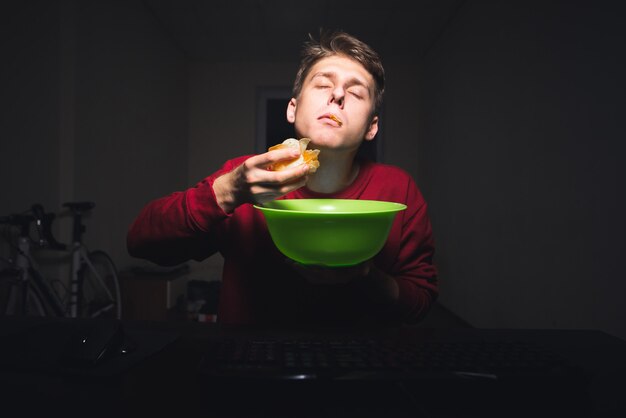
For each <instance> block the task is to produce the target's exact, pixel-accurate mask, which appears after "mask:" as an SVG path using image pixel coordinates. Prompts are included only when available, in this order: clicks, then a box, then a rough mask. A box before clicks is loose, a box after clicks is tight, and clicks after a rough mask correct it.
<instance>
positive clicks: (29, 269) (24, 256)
mask: <svg viewBox="0 0 626 418" xmlns="http://www.w3.org/2000/svg"><path fill="white" fill-rule="evenodd" d="M30 248H31V243H30V239H29V238H26V237H19V238H18V243H17V254H16V257H15V266H16V267H17V269H18V270H19V272H20V286H21V291H22V294H21V307H22V309H26V306H27V303H28V295H29V292H28V290H29V284H30V283H31V282H30V280H33V281H35V282H37V285H38V287H34V286H32V285H31V286H30V289H31V290H32V291H33V292H35V293H37V292H38V289H39V290H41V291H42V292H44V293H45V294H44V295H41V294H39V293H37V296H38V297H39V299H42V298H43V299H44V303H45V302H47V303H48V304H49V305H50V307H51V308H52V309H53V310H54V311H55V313H56V314H57V315H61V316H64V315H65V304H64V303H63V301H62V300H61V299H60V298H59V296H58V295H57V293H56V292H55V290H54V289H52V288H51V287H50V284H49V283H48V281H47V280H46V279H44V278H43V277H42V276H41V274H40V272H39V266H38V265H37V263H36V262H35V260H34V259H33V257H32V256H31V252H30ZM34 300H35V301H36V303H37V310H38V311H39V313H40V314H45V308H44V307H43V306H42V305H41V302H42V301H41V300H37V299H34Z"/></svg>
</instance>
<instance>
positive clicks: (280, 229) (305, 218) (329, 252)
mask: <svg viewBox="0 0 626 418" xmlns="http://www.w3.org/2000/svg"><path fill="white" fill-rule="evenodd" d="M254 207H255V208H257V209H258V210H260V211H261V212H262V213H263V215H264V216H265V220H266V222H267V227H268V229H269V232H270V235H271V237H272V240H273V241H274V244H275V245H276V247H277V248H278V249H279V250H280V252H282V253H283V254H284V255H285V256H287V257H289V258H291V259H292V260H294V261H297V262H299V263H302V264H314V265H322V266H333V267H339V266H351V265H355V264H359V263H361V262H363V261H366V260H369V259H370V258H372V257H374V256H375V255H376V254H377V253H378V252H379V251H380V250H381V249H382V248H383V246H384V245H385V242H386V241H387V236H388V235H389V231H390V230H391V225H392V223H393V220H394V218H395V216H396V214H397V213H398V212H399V211H402V210H405V209H406V205H403V204H401V203H394V202H384V201H378V200H354V199H283V200H273V201H270V202H267V203H264V204H262V205H254Z"/></svg>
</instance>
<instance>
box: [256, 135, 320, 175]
mask: <svg viewBox="0 0 626 418" xmlns="http://www.w3.org/2000/svg"><path fill="white" fill-rule="evenodd" d="M309 142H311V140H310V139H309V138H301V139H300V140H297V139H295V138H288V139H285V140H284V141H283V142H282V143H281V144H278V145H274V146H272V147H269V148H268V151H273V150H276V149H282V148H295V149H298V150H300V156H299V157H297V158H294V159H292V160H284V161H279V162H277V163H274V164H272V165H271V166H270V167H269V169H270V170H272V171H280V170H284V169H286V168H290V167H296V166H298V165H300V164H308V165H309V173H315V171H316V170H317V168H318V167H319V166H320V162H319V161H318V160H317V155H318V154H319V153H320V150H318V149H306V147H307V146H308V145H309Z"/></svg>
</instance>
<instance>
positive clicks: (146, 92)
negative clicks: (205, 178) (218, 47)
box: [0, 1, 188, 269]
mask: <svg viewBox="0 0 626 418" xmlns="http://www.w3.org/2000/svg"><path fill="white" fill-rule="evenodd" d="M5 12H6V13H3V17H2V28H3V33H4V34H5V36H3V39H2V53H3V65H2V66H1V67H2V71H3V74H2V77H0V86H1V88H2V94H1V95H0V97H1V99H0V100H2V104H3V109H6V110H3V112H1V117H2V121H1V123H0V135H1V136H2V142H1V144H2V145H1V147H2V148H1V153H0V155H2V164H1V165H0V170H1V176H0V181H1V182H2V183H1V187H2V199H1V200H0V213H2V214H6V213H13V212H21V211H23V210H26V209H28V208H29V207H30V205H31V204H32V203H34V202H41V203H42V204H43V205H44V207H45V208H46V209H47V210H49V211H60V210H62V208H61V204H62V203H63V202H66V201H69V200H93V201H94V202H96V208H95V211H94V212H93V214H92V215H91V216H90V217H89V218H87V219H86V224H87V234H86V236H85V239H86V242H87V244H88V246H89V247H90V248H94V249H95V248H101V249H103V250H105V251H107V252H109V253H110V254H111V256H112V257H113V259H114V260H115V262H116V263H117V265H118V267H119V268H120V269H124V268H128V266H129V265H131V264H134V263H136V262H137V261H136V260H131V259H130V257H129V256H128V255H127V254H126V243H125V238H126V230H127V228H128V225H129V224H130V222H131V221H132V219H133V218H134V216H136V214H137V213H138V211H139V209H140V208H141V207H142V206H143V205H144V204H145V203H146V201H148V200H149V199H153V198H155V197H157V196H160V195H163V194H165V193H168V192H169V191H171V190H173V189H176V188H180V187H183V185H184V184H185V180H186V174H187V130H188V118H187V115H188V109H187V106H188V100H187V99H188V98H187V90H188V72H187V63H186V58H185V56H184V54H183V53H182V52H181V51H180V49H179V48H178V47H177V46H176V45H175V44H174V42H173V41H172V39H171V38H170V37H169V36H168V34H167V33H166V32H165V31H164V30H163V29H162V28H161V27H160V26H159V24H158V23H157V22H156V20H155V19H154V18H153V17H152V16H151V15H149V14H148V13H147V12H146V10H145V9H144V7H143V5H142V4H141V2H140V1H127V2H99V1H81V2H74V1H59V2H48V1H34V2H27V3H12V4H11V5H10V6H9V8H8V9H7V10H5ZM5 63H6V64H7V65H5ZM58 226H59V228H57V229H56V232H57V233H58V235H59V236H60V237H61V238H62V239H63V240H67V239H69V237H70V234H69V228H70V227H71V224H70V223H69V222H66V221H65V219H64V218H61V219H59V225H58Z"/></svg>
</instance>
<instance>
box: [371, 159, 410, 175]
mask: <svg viewBox="0 0 626 418" xmlns="http://www.w3.org/2000/svg"><path fill="white" fill-rule="evenodd" d="M363 168H365V170H367V171H369V172H370V173H371V174H372V175H374V176H393V177H394V178H395V179H400V178H405V179H407V180H412V179H413V176H411V174H409V172H408V171H406V170H405V169H403V168H402V167H399V166H397V165H393V164H385V163H380V162H373V161H366V162H364V163H363Z"/></svg>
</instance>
